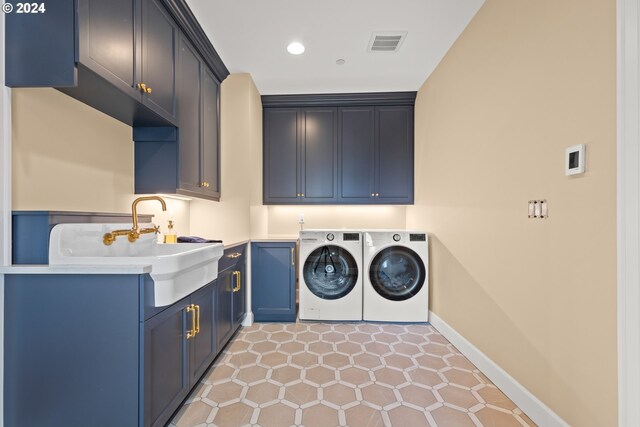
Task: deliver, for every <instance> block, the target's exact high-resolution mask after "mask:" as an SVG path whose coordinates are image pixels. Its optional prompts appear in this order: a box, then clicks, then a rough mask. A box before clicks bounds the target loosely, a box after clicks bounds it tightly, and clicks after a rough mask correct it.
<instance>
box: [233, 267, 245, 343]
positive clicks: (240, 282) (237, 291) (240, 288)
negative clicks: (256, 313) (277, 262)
mask: <svg viewBox="0 0 640 427" xmlns="http://www.w3.org/2000/svg"><path fill="white" fill-rule="evenodd" d="M245 271H246V268H245V258H244V257H242V258H241V261H239V262H238V264H237V265H236V269H235V271H234V275H235V278H234V288H233V329H234V330H236V329H238V327H239V326H240V325H241V323H242V320H243V319H244V315H245V314H246V312H247V310H246V298H247V286H246V276H245Z"/></svg>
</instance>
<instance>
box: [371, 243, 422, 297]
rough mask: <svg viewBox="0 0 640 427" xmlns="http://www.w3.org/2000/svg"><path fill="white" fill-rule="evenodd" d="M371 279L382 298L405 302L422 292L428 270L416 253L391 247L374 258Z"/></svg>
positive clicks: (402, 247)
mask: <svg viewBox="0 0 640 427" xmlns="http://www.w3.org/2000/svg"><path fill="white" fill-rule="evenodd" d="M369 279H370V280H371V285H372V286H373V289H375V290H376V292H377V293H378V294H379V295H380V296H382V297H384V298H386V299H388V300H392V301H404V300H407V299H409V298H411V297H413V296H414V295H416V294H417V293H418V292H420V289H422V286H423V285H424V282H425V279H426V270H425V268H424V262H422V259H421V258H420V256H419V255H418V254H417V253H416V252H415V251H413V250H412V249H410V248H406V247H404V246H390V247H388V248H385V249H383V250H381V251H380V252H378V253H377V254H376V256H375V257H373V260H372V261H371V266H370V267H369Z"/></svg>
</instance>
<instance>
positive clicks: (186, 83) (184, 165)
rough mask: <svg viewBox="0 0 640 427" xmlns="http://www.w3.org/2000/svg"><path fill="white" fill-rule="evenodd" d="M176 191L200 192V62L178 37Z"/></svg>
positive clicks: (191, 48)
mask: <svg viewBox="0 0 640 427" xmlns="http://www.w3.org/2000/svg"><path fill="white" fill-rule="evenodd" d="M178 75H179V79H178V123H179V125H180V128H179V131H178V132H179V135H178V138H179V142H178V150H179V157H180V163H179V165H180V169H179V174H180V183H179V187H180V188H181V189H183V190H187V191H195V192H198V191H200V183H201V181H200V176H201V173H200V139H201V134H200V132H201V128H200V117H201V101H200V93H201V82H202V62H201V61H200V57H199V56H198V54H197V53H196V52H195V50H194V49H193V47H192V46H191V44H190V43H189V42H188V41H187V40H186V39H185V38H184V37H180V48H179V50H178Z"/></svg>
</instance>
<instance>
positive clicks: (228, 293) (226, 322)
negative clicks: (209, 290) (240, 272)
mask: <svg viewBox="0 0 640 427" xmlns="http://www.w3.org/2000/svg"><path fill="white" fill-rule="evenodd" d="M233 277H234V276H233V269H227V270H225V271H223V272H221V273H218V285H217V290H216V297H217V299H218V301H217V309H218V312H217V313H216V331H217V333H218V348H220V349H222V348H223V347H224V346H225V345H226V344H227V342H229V339H231V337H232V336H233V333H234V332H235V330H234V329H233V307H232V306H231V304H232V298H233Z"/></svg>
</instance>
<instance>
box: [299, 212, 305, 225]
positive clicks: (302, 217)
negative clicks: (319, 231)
mask: <svg viewBox="0 0 640 427" xmlns="http://www.w3.org/2000/svg"><path fill="white" fill-rule="evenodd" d="M298 224H304V214H303V213H299V214H298Z"/></svg>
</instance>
